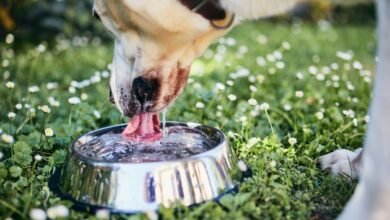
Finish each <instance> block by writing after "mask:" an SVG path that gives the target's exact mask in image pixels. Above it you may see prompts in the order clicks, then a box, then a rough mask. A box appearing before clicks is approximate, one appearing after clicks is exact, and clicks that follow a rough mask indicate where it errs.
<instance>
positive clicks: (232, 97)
mask: <svg viewBox="0 0 390 220" xmlns="http://www.w3.org/2000/svg"><path fill="white" fill-rule="evenodd" d="M228 99H229V100H230V101H236V100H237V96H236V95H233V94H230V95H228Z"/></svg>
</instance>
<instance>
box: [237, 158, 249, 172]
mask: <svg viewBox="0 0 390 220" xmlns="http://www.w3.org/2000/svg"><path fill="white" fill-rule="evenodd" d="M237 166H238V168H239V169H240V170H241V172H245V171H247V170H248V166H247V165H246V163H245V162H244V161H242V160H239V161H238V163H237Z"/></svg>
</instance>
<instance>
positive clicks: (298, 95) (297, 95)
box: [295, 91, 304, 98]
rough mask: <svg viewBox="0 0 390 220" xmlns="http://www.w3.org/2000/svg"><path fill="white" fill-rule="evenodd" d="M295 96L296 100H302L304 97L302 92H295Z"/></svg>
mask: <svg viewBox="0 0 390 220" xmlns="http://www.w3.org/2000/svg"><path fill="white" fill-rule="evenodd" d="M295 96H296V97H297V98H302V97H303V96H304V92H303V91H296V92H295Z"/></svg>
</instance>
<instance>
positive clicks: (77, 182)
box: [59, 122, 242, 213]
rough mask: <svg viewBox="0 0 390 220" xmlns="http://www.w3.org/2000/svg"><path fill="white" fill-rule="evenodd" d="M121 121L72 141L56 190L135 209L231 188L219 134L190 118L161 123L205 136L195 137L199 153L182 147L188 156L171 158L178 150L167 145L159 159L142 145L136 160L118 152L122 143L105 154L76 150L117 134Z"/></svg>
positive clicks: (234, 171) (237, 175) (227, 154)
mask: <svg viewBox="0 0 390 220" xmlns="http://www.w3.org/2000/svg"><path fill="white" fill-rule="evenodd" d="M125 126H126V125H117V126H112V127H106V128H102V129H99V130H95V131H92V132H89V133H87V134H85V135H83V136H81V137H80V138H78V139H77V140H76V141H75V142H74V143H73V144H72V146H71V148H70V153H69V156H68V158H67V160H66V162H65V164H64V167H63V169H62V173H61V176H60V180H59V181H60V183H59V190H60V191H61V192H60V193H61V194H63V195H65V196H66V197H67V198H70V199H72V200H74V201H75V202H78V203H81V204H84V205H88V206H94V207H100V208H109V209H111V210H112V211H113V212H125V213H135V212H142V211H147V210H155V209H157V208H158V207H159V206H160V205H163V206H165V207H172V206H173V205H174V204H176V203H178V202H179V203H181V204H183V205H186V206H190V205H193V204H198V203H201V202H204V201H207V200H212V199H215V198H218V197H219V196H220V195H221V194H224V193H226V192H229V191H231V190H232V189H233V188H235V186H236V185H237V183H238V181H239V180H240V179H241V176H242V173H241V171H240V170H239V169H238V166H237V161H236V158H235V157H234V155H233V153H232V151H231V150H230V148H229V145H228V143H227V140H226V137H225V135H224V134H223V133H222V132H221V131H219V130H218V129H216V128H212V127H208V126H204V125H200V124H195V123H179V122H167V124H166V126H167V127H168V129H179V130H183V131H184V132H185V130H186V129H188V130H191V131H192V132H194V131H195V132H196V133H197V134H196V135H202V136H203V137H204V138H205V140H204V142H201V143H202V144H203V145H204V146H205V147H206V151H205V152H199V151H196V150H195V151H194V150H193V149H192V148H191V149H190V150H188V149H182V151H181V152H184V153H188V152H190V153H188V155H190V156H187V157H184V158H181V159H177V158H176V159H175V156H174V155H176V154H178V153H177V152H171V151H169V149H170V147H169V146H168V147H164V149H162V151H164V152H165V154H164V155H165V157H163V158H162V159H161V160H160V159H159V158H158V157H156V155H157V154H155V153H156V152H155V151H154V150H151V149H149V150H148V149H147V148H146V149H144V148H142V150H141V151H137V152H138V153H140V154H141V153H142V158H141V159H139V158H136V159H134V158H126V156H123V155H125V154H126V151H128V148H126V149H124V148H120V150H118V152H111V153H109V154H105V153H107V152H105V151H107V150H106V149H104V148H100V149H98V151H99V152H100V153H101V154H102V155H106V156H107V155H109V157H99V158H97V157H95V156H94V153H93V152H92V153H91V152H90V153H88V151H85V152H83V151H82V150H83V148H84V147H85V145H86V144H87V143H90V142H91V141H92V142H93V141H95V142H96V138H98V137H100V136H102V135H104V134H106V133H108V132H112V133H117V134H120V132H122V130H123V129H124V128H125ZM189 141H190V140H189ZM95 144H96V143H95ZM163 144H164V143H163ZM195 148H196V146H195ZM84 150H85V149H84ZM138 150H139V149H138ZM167 150H168V152H166V151H167ZM102 152H103V153H102ZM127 153H128V152H127ZM122 154H123V155H122ZM113 155H114V156H113ZM121 155H122V156H121ZM185 155H186V154H185ZM172 158H173V159H172Z"/></svg>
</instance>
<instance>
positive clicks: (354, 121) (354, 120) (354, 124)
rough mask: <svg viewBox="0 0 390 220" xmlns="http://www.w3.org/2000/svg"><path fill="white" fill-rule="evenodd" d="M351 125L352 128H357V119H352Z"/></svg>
mask: <svg viewBox="0 0 390 220" xmlns="http://www.w3.org/2000/svg"><path fill="white" fill-rule="evenodd" d="M352 124H353V126H355V127H357V126H358V119H357V118H354V119H352Z"/></svg>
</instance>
